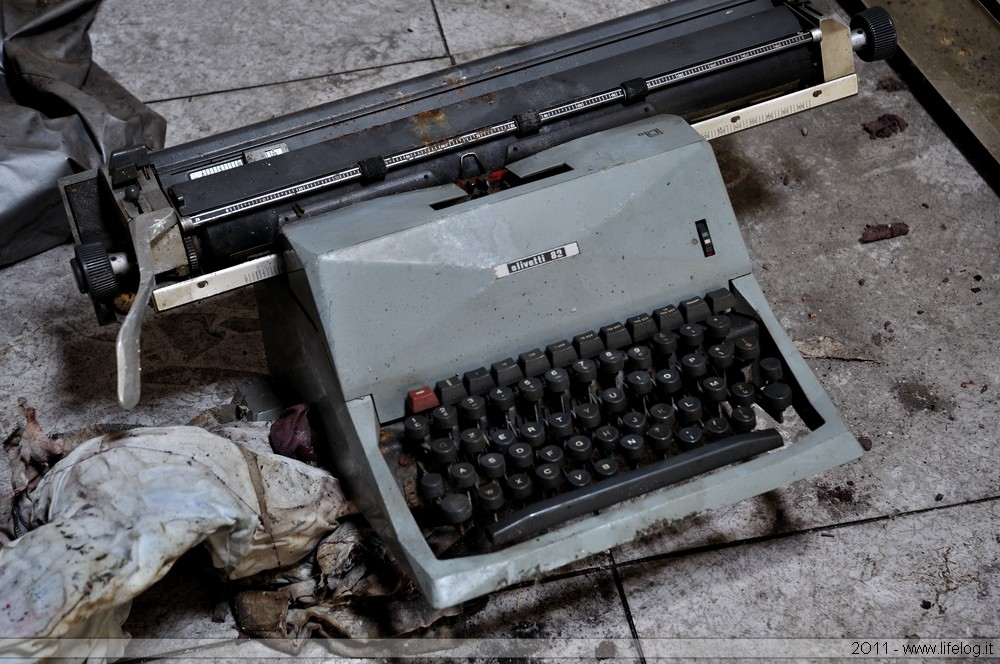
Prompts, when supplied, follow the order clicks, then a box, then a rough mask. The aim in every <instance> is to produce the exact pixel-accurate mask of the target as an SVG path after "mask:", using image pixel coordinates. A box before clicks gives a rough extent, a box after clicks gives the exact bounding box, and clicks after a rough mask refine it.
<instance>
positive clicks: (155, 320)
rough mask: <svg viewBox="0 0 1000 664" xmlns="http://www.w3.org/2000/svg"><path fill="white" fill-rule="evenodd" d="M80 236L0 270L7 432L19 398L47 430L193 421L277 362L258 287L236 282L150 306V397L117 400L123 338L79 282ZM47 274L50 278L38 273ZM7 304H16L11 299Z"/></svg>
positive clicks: (1, 420) (0, 378) (16, 418)
mask: <svg viewBox="0 0 1000 664" xmlns="http://www.w3.org/2000/svg"><path fill="white" fill-rule="evenodd" d="M72 256H73V249H72V247H71V246H70V245H63V246H61V247H57V248H55V249H52V250H50V251H48V252H46V253H43V254H40V255H38V256H35V257H34V258H31V259H28V260H26V261H23V262H21V263H18V264H17V265H14V266H11V267H8V268H4V270H3V276H2V278H0V301H2V302H4V303H5V304H4V309H3V316H0V431H2V432H4V433H3V435H6V434H7V432H10V431H11V430H12V429H13V428H14V427H15V426H18V425H19V424H21V423H23V419H22V418H21V416H20V414H19V413H18V410H17V403H18V400H19V399H22V398H23V399H26V400H27V404H28V405H29V406H32V407H34V408H36V409H37V411H38V419H39V422H40V423H41V425H42V427H43V429H44V430H45V431H46V432H47V433H55V432H60V431H68V430H73V429H78V428H82V427H84V426H88V425H92V424H102V423H112V422H115V423H128V424H136V425H145V426H154V425H173V424H185V423H186V422H188V421H190V420H191V418H193V417H194V416H195V415H197V414H198V413H200V412H202V411H203V410H205V409H206V408H209V407H211V406H215V405H218V404H222V403H229V401H230V400H231V399H232V397H233V394H234V393H235V391H236V389H237V387H238V386H239V384H240V383H242V382H244V381H246V380H249V379H252V378H254V377H257V376H260V375H262V374H264V373H266V371H267V364H266V362H265V360H264V357H263V353H262V346H263V342H262V339H261V336H260V323H259V321H258V320H257V308H256V304H255V303H254V300H253V293H252V292H251V291H250V290H249V289H244V290H242V291H236V292H234V293H230V294H226V295H223V296H220V297H218V298H215V299H212V300H206V301H203V302H201V303H198V304H195V305H192V306H189V307H185V308H183V309H179V310H175V311H173V312H166V313H164V314H154V313H153V312H151V311H150V312H147V314H146V318H145V322H144V325H143V330H142V362H143V373H142V394H143V396H142V402H141V404H140V406H139V407H137V408H136V409H135V410H131V411H125V410H122V409H121V407H120V406H119V405H118V402H117V400H116V397H115V394H116V380H117V379H116V370H115V337H116V335H117V333H118V326H117V325H111V326H107V327H100V326H98V325H97V322H96V320H95V318H94V310H93V307H92V306H91V304H90V300H89V298H87V296H85V295H81V294H80V293H79V291H78V290H77V288H76V285H75V283H74V281H73V276H72V272H71V271H70V267H69V260H70V258H72ZM39 275H44V279H45V287H44V288H38V285H37V279H38V278H39ZM7 303H10V304H9V305H8V304H7Z"/></svg>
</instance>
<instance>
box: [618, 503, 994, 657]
mask: <svg viewBox="0 0 1000 664" xmlns="http://www.w3.org/2000/svg"><path fill="white" fill-rule="evenodd" d="M998 544H1000V500H993V501H989V502H985V503H979V504H972V505H966V506H956V507H949V508H942V509H938V510H933V511H930V512H925V513H921V514H915V515H907V516H903V517H899V518H896V519H885V520H880V521H877V522H870V523H866V524H862V525H856V526H849V527H843V528H836V529H832V530H824V531H822V532H811V533H807V534H801V535H795V536H790V537H782V538H778V539H775V540H771V541H766V542H759V543H755V544H750V545H744V546H738V547H727V548H722V549H718V550H714V551H707V552H703V553H698V554H695V555H689V556H681V557H676V558H674V557H668V558H666V559H661V560H655V561H648V562H642V563H638V564H635V565H625V566H623V567H622V569H621V574H622V579H623V583H624V586H625V590H626V596H627V597H628V603H629V608H630V610H631V614H632V617H633V620H634V622H635V627H636V631H637V633H638V635H639V637H640V639H645V638H770V637H773V638H796V637H801V638H810V637H820V638H880V639H884V638H904V637H906V636H908V635H919V636H920V637H921V638H924V639H926V638H937V637H945V638H963V637H964V638H970V637H981V638H982V637H990V636H993V635H994V634H995V632H996V625H997V624H1000V602H997V598H998V597H1000V546H998Z"/></svg>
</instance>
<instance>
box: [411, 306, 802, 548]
mask: <svg viewBox="0 0 1000 664" xmlns="http://www.w3.org/2000/svg"><path fill="white" fill-rule="evenodd" d="M735 306H736V298H735V296H734V295H733V294H732V293H731V292H730V291H728V290H726V289H720V290H716V291H713V292H711V293H708V294H707V295H705V296H704V297H695V298H691V299H688V300H686V301H684V302H681V303H679V304H677V305H676V306H675V305H669V306H664V307H662V308H660V309H657V310H656V311H652V312H649V313H642V314H639V315H636V316H632V317H631V318H628V319H627V320H625V321H621V322H616V323H612V324H609V325H605V326H604V327H601V328H600V329H599V330H589V331H582V332H580V333H579V334H576V335H575V336H573V337H571V338H567V339H565V340H562V341H558V342H556V343H552V344H549V345H548V346H546V347H545V348H529V349H525V350H524V351H523V352H521V353H520V354H519V355H517V356H516V357H513V356H512V357H509V358H507V359H504V360H501V361H498V362H494V363H493V364H492V365H491V366H488V367H485V366H484V367H479V368H472V369H470V370H469V371H467V372H465V373H464V374H463V375H461V376H458V375H456V376H453V377H449V378H444V379H442V380H440V381H438V382H437V383H436V384H435V385H434V387H433V388H432V387H431V386H429V385H428V386H424V387H420V388H417V389H414V390H411V391H410V393H409V395H408V396H407V404H406V405H407V412H408V413H409V415H407V416H406V417H405V418H404V419H403V421H402V423H401V425H402V428H401V431H400V430H399V427H398V425H397V432H398V433H397V435H400V436H401V438H402V446H403V451H404V453H405V454H406V455H407V456H408V457H409V458H411V459H413V460H415V466H416V468H417V474H416V487H415V491H411V494H415V495H412V496H411V501H410V502H411V505H412V506H413V510H414V515H415V517H416V518H417V521H418V523H420V524H421V526H422V527H424V529H425V532H429V531H430V530H433V529H434V528H435V527H440V526H448V527H453V528H457V529H458V530H460V531H461V532H463V533H465V532H468V531H469V530H471V529H478V530H479V531H481V534H482V535H484V536H485V540H484V541H485V542H488V543H487V544H486V546H487V548H498V547H502V546H504V545H507V544H510V543H513V542H517V541H519V540H523V539H525V538H528V537H531V536H534V535H537V534H540V533H542V532H544V531H545V530H547V529H549V528H552V527H553V526H557V525H559V524H561V523H564V522H566V521H568V520H570V519H573V518H576V517H580V516H584V515H586V514H589V513H591V512H593V511H595V510H601V509H603V508H607V507H610V506H612V505H614V504H616V503H619V502H621V501H624V500H627V499H630V498H635V497H637V496H641V495H644V494H646V493H648V492H650V491H653V490H655V489H658V488H660V487H664V486H667V485H669V484H673V483H676V482H680V481H683V480H686V479H689V478H692V477H695V476H697V475H700V474H702V473H705V472H708V471H711V470H713V469H716V468H719V467H721V466H725V465H728V464H731V463H735V462H739V461H742V460H745V459H748V458H750V457H752V456H755V455H757V454H760V453H762V452H766V451H768V450H771V449H775V448H778V447H781V446H782V444H783V443H782V438H781V436H780V434H779V433H778V432H777V430H775V429H773V428H761V427H760V426H758V422H757V419H758V413H759V412H760V410H763V411H764V412H766V413H767V414H768V415H770V416H771V417H772V418H773V419H775V420H778V421H780V420H781V413H782V412H783V411H784V410H785V409H786V408H788V407H789V406H790V405H791V403H792V399H793V395H794V383H793V382H791V381H788V380H787V379H786V377H785V367H784V364H783V362H782V361H781V360H780V359H778V358H777V357H776V356H775V355H776V354H775V353H774V351H773V348H772V347H771V344H770V342H769V340H768V339H767V338H766V335H764V334H762V333H761V328H760V326H759V325H758V323H757V321H755V320H754V319H752V318H750V317H747V316H744V315H742V314H739V313H736V312H735V311H734V310H733V309H734V307H735ZM762 419H763V418H762Z"/></svg>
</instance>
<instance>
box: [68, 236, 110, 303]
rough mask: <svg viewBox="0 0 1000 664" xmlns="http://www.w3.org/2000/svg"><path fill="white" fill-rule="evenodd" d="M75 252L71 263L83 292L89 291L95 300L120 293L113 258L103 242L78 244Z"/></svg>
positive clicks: (105, 298)
mask: <svg viewBox="0 0 1000 664" xmlns="http://www.w3.org/2000/svg"><path fill="white" fill-rule="evenodd" d="M73 253H74V255H75V257H74V258H73V259H71V260H70V262H69V264H70V267H72V268H73V276H74V277H75V278H76V285H77V287H78V288H79V289H80V292H81V293H89V294H90V297H91V299H93V300H95V301H98V300H107V299H109V298H111V297H114V296H115V295H116V294H117V293H118V282H117V281H115V271H114V270H113V269H112V268H111V258H110V257H109V256H108V252H107V250H106V249H105V248H104V246H103V245H102V244H100V243H99V242H91V243H88V244H78V245H76V246H75V247H74V248H73Z"/></svg>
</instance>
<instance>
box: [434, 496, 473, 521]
mask: <svg viewBox="0 0 1000 664" xmlns="http://www.w3.org/2000/svg"><path fill="white" fill-rule="evenodd" d="M441 512H442V513H443V514H444V518H445V520H446V521H447V522H448V523H450V524H453V525H456V526H457V525H458V524H460V523H464V522H466V521H468V520H469V519H470V518H471V517H472V501H471V500H469V497H468V496H467V495H465V494H464V493H449V494H448V495H447V496H445V497H444V498H442V499H441Z"/></svg>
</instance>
